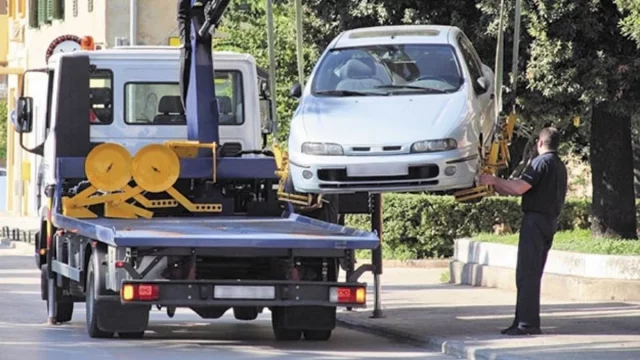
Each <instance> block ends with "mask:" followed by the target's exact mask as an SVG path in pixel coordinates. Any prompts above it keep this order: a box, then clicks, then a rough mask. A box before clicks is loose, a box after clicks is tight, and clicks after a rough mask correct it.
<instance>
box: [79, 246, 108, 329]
mask: <svg viewBox="0 0 640 360" xmlns="http://www.w3.org/2000/svg"><path fill="white" fill-rule="evenodd" d="M94 257H95V255H94V254H92V255H91V258H90V259H89V266H88V269H87V287H86V289H87V291H86V293H87V295H86V302H85V304H86V315H87V332H88V333H89V336H90V337H92V338H110V337H113V332H106V331H102V330H100V328H98V311H100V307H99V306H98V303H97V301H96V294H97V293H98V289H97V286H96V278H97V277H98V274H99V272H97V269H95V265H94V263H95V260H94Z"/></svg>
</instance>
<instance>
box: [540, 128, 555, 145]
mask: <svg viewBox="0 0 640 360" xmlns="http://www.w3.org/2000/svg"><path fill="white" fill-rule="evenodd" d="M539 139H540V140H542V144H544V147H545V148H547V149H549V150H558V147H559V146H560V132H559V131H558V129H556V128H554V127H546V128H544V129H542V131H540V136H539Z"/></svg>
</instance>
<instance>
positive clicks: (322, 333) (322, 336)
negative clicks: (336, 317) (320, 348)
mask: <svg viewBox="0 0 640 360" xmlns="http://www.w3.org/2000/svg"><path fill="white" fill-rule="evenodd" d="M330 338H331V330H305V331H304V339H305V340H307V341H327V340H329V339H330Z"/></svg>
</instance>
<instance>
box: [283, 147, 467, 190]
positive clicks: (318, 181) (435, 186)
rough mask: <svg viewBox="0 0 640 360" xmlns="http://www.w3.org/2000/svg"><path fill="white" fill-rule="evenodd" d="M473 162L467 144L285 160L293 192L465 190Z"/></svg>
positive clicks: (303, 156)
mask: <svg viewBox="0 0 640 360" xmlns="http://www.w3.org/2000/svg"><path fill="white" fill-rule="evenodd" d="M292 155H293V154H292ZM478 161H479V159H478V156H477V151H474V150H472V149H471V148H466V149H457V150H452V151H443V152H437V153H421V154H397V155H380V156H312V155H306V154H299V153H298V154H295V155H294V156H291V158H290V160H289V164H290V172H291V178H292V181H293V185H294V188H295V190H296V191H298V192H302V193H324V194H345V193H355V192H372V193H382V192H420V191H448V190H455V189H465V188H469V187H472V186H473V184H474V180H475V176H476V170H477V168H478Z"/></svg>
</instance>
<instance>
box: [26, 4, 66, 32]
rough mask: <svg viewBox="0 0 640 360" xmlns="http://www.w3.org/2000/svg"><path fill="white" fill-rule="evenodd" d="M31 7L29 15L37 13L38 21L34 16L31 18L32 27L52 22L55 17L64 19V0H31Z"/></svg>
mask: <svg viewBox="0 0 640 360" xmlns="http://www.w3.org/2000/svg"><path fill="white" fill-rule="evenodd" d="M34 7H35V9H34ZM29 8H30V9H29V10H30V11H29V15H30V16H33V15H35V18H36V19H37V23H36V22H34V20H33V18H31V20H29V25H30V26H31V27H39V26H42V25H45V24H51V22H52V21H53V20H54V19H56V20H62V19H64V0H37V1H36V0H31V3H30V6H29Z"/></svg>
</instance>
